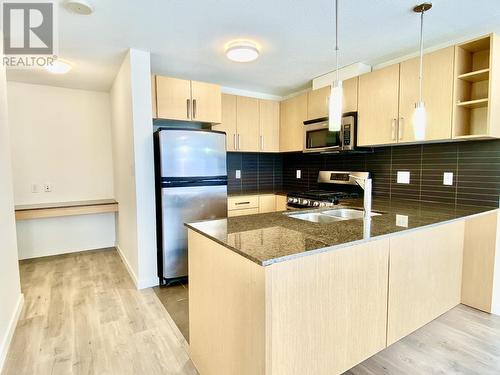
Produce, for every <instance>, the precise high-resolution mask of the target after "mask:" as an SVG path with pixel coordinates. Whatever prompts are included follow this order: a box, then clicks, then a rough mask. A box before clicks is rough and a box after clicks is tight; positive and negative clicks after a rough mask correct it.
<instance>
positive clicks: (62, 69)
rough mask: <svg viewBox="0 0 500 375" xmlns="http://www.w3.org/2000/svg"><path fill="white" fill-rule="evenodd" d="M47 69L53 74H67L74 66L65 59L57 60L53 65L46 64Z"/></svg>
mask: <svg viewBox="0 0 500 375" xmlns="http://www.w3.org/2000/svg"><path fill="white" fill-rule="evenodd" d="M44 68H45V70H46V71H48V72H50V73H53V74H66V73H68V72H69V71H70V70H71V68H72V66H71V64H70V63H68V62H66V61H63V60H55V61H54V62H53V63H52V64H51V65H45V67H44Z"/></svg>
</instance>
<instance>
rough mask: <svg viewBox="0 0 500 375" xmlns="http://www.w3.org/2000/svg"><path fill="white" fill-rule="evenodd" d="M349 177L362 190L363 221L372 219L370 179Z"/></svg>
mask: <svg viewBox="0 0 500 375" xmlns="http://www.w3.org/2000/svg"><path fill="white" fill-rule="evenodd" d="M349 177H351V178H353V179H354V181H356V183H357V184H358V185H359V186H360V187H361V189H363V191H364V193H363V211H364V216H365V219H371V217H372V179H371V178H370V177H369V176H368V177H359V176H355V175H352V174H350V175H349Z"/></svg>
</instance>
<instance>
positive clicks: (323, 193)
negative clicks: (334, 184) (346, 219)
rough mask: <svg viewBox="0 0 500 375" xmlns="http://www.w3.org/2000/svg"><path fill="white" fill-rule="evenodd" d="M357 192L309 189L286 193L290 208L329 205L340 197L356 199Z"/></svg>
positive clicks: (357, 196) (334, 203) (332, 204)
mask: <svg viewBox="0 0 500 375" xmlns="http://www.w3.org/2000/svg"><path fill="white" fill-rule="evenodd" d="M359 197H360V195H359V193H356V192H344V191H327V190H309V191H303V192H294V193H289V194H288V195H287V203H288V206H289V207H290V208H307V207H331V206H334V205H336V204H339V200H340V199H356V198H359Z"/></svg>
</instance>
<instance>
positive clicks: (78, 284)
mask: <svg viewBox="0 0 500 375" xmlns="http://www.w3.org/2000/svg"><path fill="white" fill-rule="evenodd" d="M20 270H21V284H22V290H23V293H24V295H25V305H24V308H23V311H22V313H21V317H20V320H19V323H18V326H17V328H16V332H15V334H14V338H13V340H12V344H11V348H10V351H9V353H8V357H7V361H6V364H5V367H4V371H3V372H2V375H24V374H26V375H28V374H29V375H46V374H51V375H58V374H61V375H68V374H85V375H90V374H96V375H101V374H102V375H104V374H106V375H107V374H120V375H126V374H130V375H138V374H147V375H150V374H151V375H155V374H158V375H160V374H179V375H181V374H182V375H183V374H189V375H195V374H197V371H196V369H195V367H194V365H193V364H192V362H191V360H190V359H189V356H188V353H187V351H186V348H185V342H184V341H183V340H181V339H180V338H179V337H178V336H177V335H176V332H175V331H174V330H173V329H172V327H171V319H169V317H168V315H167V312H166V311H165V309H164V308H163V306H162V304H161V303H160V301H159V299H158V298H157V297H156V295H155V293H154V292H153V290H152V289H146V290H143V291H138V290H136V289H135V286H134V284H133V282H132V280H131V279H130V277H129V275H128V273H127V271H126V270H125V268H124V265H123V263H122V261H121V259H120V257H119V255H118V254H117V253H116V251H115V250H106V251H96V252H84V253H75V254H70V255H68V254H65V255H62V256H56V257H47V258H40V259H35V260H29V261H22V262H21V263H20Z"/></svg>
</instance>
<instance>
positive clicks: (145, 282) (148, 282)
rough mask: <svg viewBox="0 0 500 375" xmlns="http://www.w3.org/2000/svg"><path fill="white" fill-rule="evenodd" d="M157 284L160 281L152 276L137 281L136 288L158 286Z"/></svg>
mask: <svg viewBox="0 0 500 375" xmlns="http://www.w3.org/2000/svg"><path fill="white" fill-rule="evenodd" d="M159 284H160V282H159V279H158V277H157V276H154V277H153V278H148V279H145V280H144V279H143V280H140V281H139V283H138V284H137V289H146V288H152V287H155V286H158V285H159Z"/></svg>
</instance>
